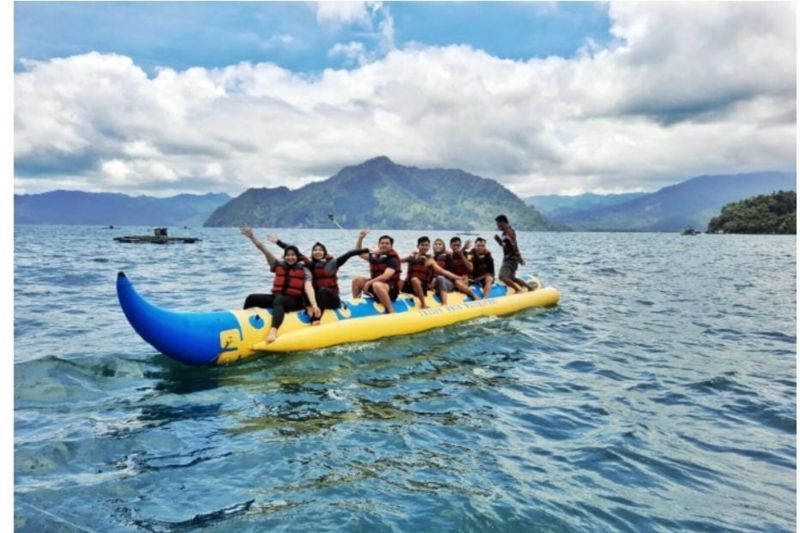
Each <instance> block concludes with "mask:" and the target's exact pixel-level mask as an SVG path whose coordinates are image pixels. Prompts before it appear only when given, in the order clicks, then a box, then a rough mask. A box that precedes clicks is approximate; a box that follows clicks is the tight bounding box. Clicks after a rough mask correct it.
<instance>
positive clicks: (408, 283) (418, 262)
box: [402, 236, 458, 309]
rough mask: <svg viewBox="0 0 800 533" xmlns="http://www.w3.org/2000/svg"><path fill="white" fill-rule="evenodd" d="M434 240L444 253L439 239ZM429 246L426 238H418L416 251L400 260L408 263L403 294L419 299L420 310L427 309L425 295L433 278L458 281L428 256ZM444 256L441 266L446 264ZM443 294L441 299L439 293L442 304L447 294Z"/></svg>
mask: <svg viewBox="0 0 800 533" xmlns="http://www.w3.org/2000/svg"><path fill="white" fill-rule="evenodd" d="M436 240H437V242H440V243H441V251H442V252H444V241H443V240H441V239H436ZM430 245H431V240H430V239H429V238H428V237H425V236H422V237H420V238H419V239H417V251H416V252H413V253H412V254H410V255H408V256H407V257H404V258H403V260H402V262H404V263H408V274H407V275H406V280H405V283H403V292H406V293H408V294H413V295H414V296H416V297H417V298H419V302H420V308H421V309H426V308H427V307H428V305H427V303H425V295H426V293H427V292H428V289H429V288H431V287H432V286H433V280H434V276H436V275H439V276H444V277H445V278H446V279H448V280H451V281H455V280H457V279H458V276H456V275H455V274H453V273H452V272H449V271H448V270H447V269H445V268H444V267H443V266H440V264H439V262H438V261H437V260H436V258H434V257H432V256H430V255H428V250H429V249H430ZM444 255H445V257H444V258H443V259H440V260H441V262H442V263H443V264H447V263H448V260H447V254H446V253H445V254H444ZM444 294H445V296H444V297H443V298H442V296H441V292H440V296H439V297H440V298H442V304H446V303H447V296H446V294H447V293H444Z"/></svg>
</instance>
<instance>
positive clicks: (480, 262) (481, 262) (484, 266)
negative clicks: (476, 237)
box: [470, 250, 492, 279]
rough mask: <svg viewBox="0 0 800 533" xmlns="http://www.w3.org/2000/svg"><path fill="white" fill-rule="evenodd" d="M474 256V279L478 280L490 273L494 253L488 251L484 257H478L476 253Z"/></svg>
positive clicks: (473, 253) (472, 254)
mask: <svg viewBox="0 0 800 533" xmlns="http://www.w3.org/2000/svg"><path fill="white" fill-rule="evenodd" d="M470 255H471V256H472V279H477V278H479V277H481V276H483V275H484V274H488V273H489V263H490V262H491V261H492V253H491V252H490V251H489V250H486V253H484V254H483V255H477V254H476V253H475V252H474V251H473V252H472V253H471V254H470Z"/></svg>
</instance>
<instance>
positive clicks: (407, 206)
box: [205, 156, 561, 230]
mask: <svg viewBox="0 0 800 533" xmlns="http://www.w3.org/2000/svg"><path fill="white" fill-rule="evenodd" d="M501 213H504V214H505V215H507V216H508V218H509V220H510V221H511V224H512V225H513V226H514V227H515V228H516V229H518V230H554V229H561V228H559V226H557V225H555V224H552V223H551V222H549V221H548V220H547V219H545V218H544V217H543V216H542V214H541V213H539V212H538V211H537V210H536V209H535V208H533V207H529V206H527V205H525V203H524V202H523V201H522V200H520V199H519V198H518V197H517V196H515V195H514V193H512V192H511V191H509V190H508V189H506V188H505V187H503V186H502V185H500V184H499V183H497V182H496V181H494V180H491V179H486V178H481V177H479V176H475V175H473V174H469V173H467V172H464V171H463V170H455V169H420V168H416V167H406V166H402V165H398V164H396V163H393V162H392V161H391V160H390V159H389V158H387V157H383V156H382V157H376V158H374V159H370V160H368V161H365V162H364V163H361V164H360V165H356V166H348V167H345V168H343V169H342V170H340V171H339V172H338V173H337V174H336V175H334V176H332V177H330V178H328V179H326V180H324V181H320V182H316V183H310V184H308V185H305V186H304V187H301V188H300V189H297V190H294V191H292V190H289V189H287V188H286V187H278V188H274V189H264V188H261V189H248V190H247V191H245V192H244V193H242V194H241V195H240V196H238V197H236V198H234V199H233V200H231V201H230V202H228V203H227V204H225V205H223V206H221V207H219V208H218V209H217V210H216V211H214V213H213V214H212V215H211V216H210V217H209V218H208V220H207V221H206V223H205V225H206V226H240V225H251V226H261V227H302V228H327V227H331V226H332V222H331V221H330V220H329V218H328V215H329V214H334V215H335V219H336V221H337V222H338V223H339V224H341V225H342V226H344V227H346V228H353V229H356V228H362V227H371V228H391V229H420V230H423V229H454V230H464V229H488V228H494V226H495V223H494V217H495V216H497V215H499V214H501Z"/></svg>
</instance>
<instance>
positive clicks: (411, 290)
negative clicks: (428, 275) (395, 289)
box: [402, 280, 428, 294]
mask: <svg viewBox="0 0 800 533" xmlns="http://www.w3.org/2000/svg"><path fill="white" fill-rule="evenodd" d="M402 292H404V293H406V294H414V287H413V286H412V285H411V280H406V281H405V283H403V289H402ZM422 292H428V287H427V286H426V285H425V283H423V284H422Z"/></svg>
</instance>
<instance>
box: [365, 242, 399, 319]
mask: <svg viewBox="0 0 800 533" xmlns="http://www.w3.org/2000/svg"><path fill="white" fill-rule="evenodd" d="M367 233H369V230H366V229H362V230H361V231H360V232H359V233H358V240H357V241H356V246H355V248H356V249H357V250H360V249H361V248H363V246H362V244H363V242H364V237H366V236H367ZM393 246H394V239H393V238H392V237H390V236H389V235H381V237H380V238H379V239H378V250H377V251H375V252H369V253H362V254H359V257H361V258H362V259H364V260H366V261H369V271H370V277H369V278H365V277H358V278H355V279H354V280H353V298H358V297H359V296H360V295H361V292H362V291H363V292H365V293H367V294H369V295H371V296H374V297H375V298H377V300H378V301H379V302H380V303H381V304H382V305H383V306H384V307H385V308H386V312H387V313H394V308H393V307H392V302H393V301H395V300H396V299H397V295H398V294H399V292H400V272H401V271H400V266H401V265H400V255H399V254H398V253H397V251H396V250H395V249H394V247H393Z"/></svg>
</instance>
